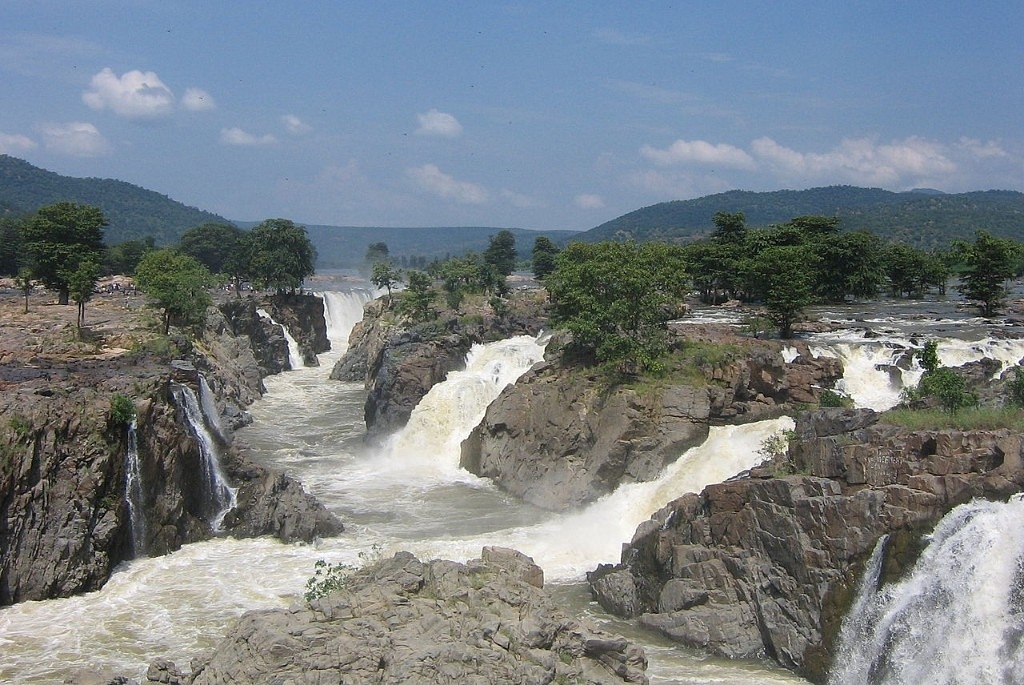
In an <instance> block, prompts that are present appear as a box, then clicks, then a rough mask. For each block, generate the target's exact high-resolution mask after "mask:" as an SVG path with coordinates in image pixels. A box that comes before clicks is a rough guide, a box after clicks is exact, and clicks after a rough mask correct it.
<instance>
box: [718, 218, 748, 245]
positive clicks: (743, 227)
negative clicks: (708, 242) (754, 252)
mask: <svg viewBox="0 0 1024 685" xmlns="http://www.w3.org/2000/svg"><path fill="white" fill-rule="evenodd" d="M711 221H712V222H713V223H714V224H715V230H714V231H713V232H712V233H711V239H712V240H717V241H720V242H723V243H742V242H743V239H744V238H745V237H746V235H747V217H746V215H745V214H744V213H743V212H735V213H730V212H715V216H714V217H713V218H712V219H711Z"/></svg>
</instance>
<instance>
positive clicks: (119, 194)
mask: <svg viewBox="0 0 1024 685" xmlns="http://www.w3.org/2000/svg"><path fill="white" fill-rule="evenodd" d="M61 201H70V202H80V203H83V204H88V205H93V206H94V207H99V208H100V210H101V211H102V212H103V215H104V216H105V217H106V218H107V221H108V222H109V225H108V226H107V227H106V229H104V242H105V243H107V244H108V245H115V244H117V243H120V242H123V241H124V240H128V239H144V238H146V237H147V236H152V237H153V239H154V240H155V241H156V244H157V245H171V244H174V243H177V242H178V238H179V237H180V236H181V234H182V233H184V232H185V231H187V230H188V229H190V228H193V227H194V226H198V225H200V224H204V223H207V222H210V221H216V222H221V223H227V219H224V218H223V217H220V216H217V215H216V214H212V213H210V212H205V211H203V210H201V209H196V208H195V207H188V206H186V205H184V204H182V203H180V202H177V201H175V200H172V199H171V198H169V197H167V196H166V195H161V194H160V193H157V192H155V191H152V190H146V189H145V188H140V187H139V186H136V185H132V184H131V183H126V182H124V181H115V180H112V179H105V178H73V177H70V176H61V175H60V174H57V173H54V172H52V171H47V170H46V169H40V168H39V167H35V166H32V165H31V164H29V163H28V162H25V161H23V160H20V159H17V158H15V157H11V156H9V155H0V215H11V214H16V215H17V214H27V213H30V212H34V211H35V210H37V209H39V208H40V207H45V206H46V205H50V204H53V203H54V202H61Z"/></svg>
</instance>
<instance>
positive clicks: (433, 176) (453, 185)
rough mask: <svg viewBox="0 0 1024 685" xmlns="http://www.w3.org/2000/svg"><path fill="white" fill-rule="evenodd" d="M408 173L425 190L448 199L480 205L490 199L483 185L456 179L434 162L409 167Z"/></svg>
mask: <svg viewBox="0 0 1024 685" xmlns="http://www.w3.org/2000/svg"><path fill="white" fill-rule="evenodd" d="M406 174H407V175H408V176H409V178H411V179H412V180H414V181H415V182H416V184H417V185H418V186H419V187H420V188H422V189H423V190H426V191H428V192H431V193H433V194H434V195H437V196H438V197H442V198H444V199H446V200H455V201H456V202H461V203H463V204H471V205H480V204H484V203H485V202H487V200H488V199H489V195H488V193H487V191H486V190H485V189H484V188H482V187H481V186H478V185H477V184H475V183H470V182H469V181H459V180H456V179H455V178H453V177H451V176H449V175H448V174H446V173H444V172H443V171H441V170H440V169H438V168H437V166H435V165H433V164H424V165H423V166H421V167H414V168H410V169H407V170H406Z"/></svg>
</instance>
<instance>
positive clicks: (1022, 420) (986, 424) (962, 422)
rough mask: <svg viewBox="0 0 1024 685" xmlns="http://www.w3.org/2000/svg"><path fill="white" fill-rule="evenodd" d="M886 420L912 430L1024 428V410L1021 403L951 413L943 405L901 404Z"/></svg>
mask: <svg viewBox="0 0 1024 685" xmlns="http://www.w3.org/2000/svg"><path fill="white" fill-rule="evenodd" d="M881 419H882V421H884V422H886V423H891V424H894V425H897V426H903V427H904V428H907V429H910V430H960V431H968V430H999V429H1002V428H1008V429H1010V430H1015V431H1024V412H1022V411H1021V409H1020V408H1017V407H969V408H966V409H963V410H961V411H958V412H956V413H950V412H948V411H946V410H945V409H943V408H940V407H934V408H929V409H910V408H907V407H898V408H896V409H890V410H889V411H887V412H884V413H883V414H882V417H881Z"/></svg>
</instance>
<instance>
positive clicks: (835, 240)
mask: <svg viewBox="0 0 1024 685" xmlns="http://www.w3.org/2000/svg"><path fill="white" fill-rule="evenodd" d="M812 249H813V250H814V255H815V257H816V259H817V265H818V268H817V271H816V274H815V288H814V289H815V291H816V293H817V295H818V296H819V297H820V298H821V299H822V300H824V301H826V302H843V301H844V300H845V299H846V297H847V296H851V297H856V298H872V297H874V296H875V295H877V294H878V289H879V287H880V286H881V285H882V282H883V280H884V278H885V276H884V273H883V270H882V260H881V256H882V245H881V241H880V240H879V238H878V237H877V236H876V235H874V234H872V233H868V232H867V231H857V232H855V233H842V234H838V235H830V234H829V235H827V238H826V239H819V240H816V241H815V242H814V243H813V248H812Z"/></svg>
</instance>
